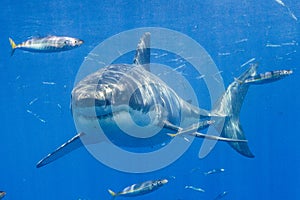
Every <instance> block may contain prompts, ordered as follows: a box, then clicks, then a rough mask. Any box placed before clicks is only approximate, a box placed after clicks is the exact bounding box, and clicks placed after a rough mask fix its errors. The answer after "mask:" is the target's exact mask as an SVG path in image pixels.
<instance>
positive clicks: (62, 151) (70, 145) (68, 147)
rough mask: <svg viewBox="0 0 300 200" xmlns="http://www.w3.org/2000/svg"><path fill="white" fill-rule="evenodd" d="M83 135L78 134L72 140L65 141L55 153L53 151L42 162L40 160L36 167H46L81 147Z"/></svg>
mask: <svg viewBox="0 0 300 200" xmlns="http://www.w3.org/2000/svg"><path fill="white" fill-rule="evenodd" d="M84 135H85V133H79V134H77V135H75V136H74V137H73V138H72V139H70V140H69V141H67V142H66V143H64V144H63V145H61V146H60V147H58V148H57V149H56V150H55V151H53V152H52V153H50V154H48V155H47V156H46V157H44V158H43V159H42V160H40V161H39V162H38V163H37V165H36V167H37V168H40V167H42V166H44V165H47V164H49V163H51V162H53V161H55V160H57V159H59V158H61V157H63V156H65V155H66V154H68V153H70V152H72V151H74V150H75V149H78V148H79V147H81V146H83V144H82V142H81V139H80V138H81V137H83V136H84Z"/></svg>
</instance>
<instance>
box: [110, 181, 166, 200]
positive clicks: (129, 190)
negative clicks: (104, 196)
mask: <svg viewBox="0 0 300 200" xmlns="http://www.w3.org/2000/svg"><path fill="white" fill-rule="evenodd" d="M166 183H168V180H167V179H161V180H154V181H146V182H143V183H138V184H133V185H131V186H128V187H126V188H124V189H123V190H122V191H120V192H117V193H116V192H114V191H112V190H110V189H109V190H108V192H109V194H110V195H111V196H112V197H114V198H115V197H117V196H124V197H134V196H140V195H143V194H147V193H150V192H153V191H154V190H157V189H158V188H160V187H161V186H163V185H165V184H166Z"/></svg>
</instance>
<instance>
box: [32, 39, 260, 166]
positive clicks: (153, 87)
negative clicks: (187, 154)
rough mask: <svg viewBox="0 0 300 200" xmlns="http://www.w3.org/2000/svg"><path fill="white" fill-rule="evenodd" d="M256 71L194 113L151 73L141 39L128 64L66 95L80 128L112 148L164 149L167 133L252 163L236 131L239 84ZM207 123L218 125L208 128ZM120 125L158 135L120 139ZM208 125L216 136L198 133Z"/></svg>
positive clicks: (77, 143)
mask: <svg viewBox="0 0 300 200" xmlns="http://www.w3.org/2000/svg"><path fill="white" fill-rule="evenodd" d="M256 70H257V65H252V66H250V68H249V69H248V70H246V71H245V72H244V73H243V74H242V75H241V76H240V77H238V78H236V79H235V80H234V81H233V82H232V83H231V84H230V85H229V86H228V88H227V90H226V91H225V93H224V94H223V95H222V96H221V97H220V99H219V101H218V102H216V104H215V106H214V107H213V109H212V110H211V111H207V110H204V109H200V108H198V107H195V106H194V105H192V104H191V103H189V102H187V101H185V100H183V99H182V98H181V97H180V96H179V95H178V94H176V92H175V91H174V90H173V89H172V88H170V87H169V86H168V85H167V84H166V83H164V82H163V81H162V80H161V79H160V78H159V77H157V76H156V75H154V74H152V73H151V71H150V33H145V34H144V36H143V37H142V38H141V40H140V42H139V43H138V47H137V50H136V55H135V58H134V62H133V64H113V65H109V66H107V67H104V68H102V69H100V70H98V71H96V72H94V73H92V74H90V75H88V76H87V77H85V78H84V79H83V80H81V81H80V82H79V83H78V84H77V85H76V87H75V88H74V89H73V91H72V113H73V117H74V118H76V120H77V121H80V123H81V124H83V126H86V127H91V126H93V125H92V124H95V123H98V124H99V125H100V126H101V128H102V129H103V131H104V132H105V135H106V137H107V138H108V139H109V140H110V141H112V142H113V143H114V144H116V145H118V146H124V147H133V148H137V147H149V146H155V145H160V144H165V143H168V142H169V141H170V140H172V137H170V134H168V133H177V132H181V133H184V132H186V133H192V134H194V136H196V137H201V138H207V139H212V140H220V141H226V142H228V143H229V144H230V146H231V147H233V148H234V149H235V150H236V151H237V152H239V153H240V154H242V155H244V156H246V157H254V155H253V154H252V153H251V151H250V149H249V147H248V144H247V140H246V137H245V134H244V131H243V129H242V127H241V125H240V121H239V113H240V110H241V107H242V104H243V100H244V98H245V96H246V94H247V91H248V88H249V86H250V85H251V84H250V83H247V84H246V83H245V82H246V80H249V79H251V77H253V76H255V75H256ZM211 117H217V118H219V119H220V120H217V121H215V122H214V123H212V121H211V120H210V118H211ZM132 121H134V123H132ZM118 123H119V124H118ZM120 123H121V125H122V126H125V127H126V128H127V130H132V129H134V128H135V127H134V126H133V124H138V125H139V126H147V127H149V130H156V128H159V130H160V131H159V133H158V134H153V135H151V132H150V133H144V132H138V133H136V134H135V135H130V134H124V133H123V131H122V130H120V128H119V125H120ZM195 124H197V125H196V126H195ZM208 125H214V126H216V127H217V128H216V130H218V131H219V133H220V136H212V135H206V134H203V133H200V132H199V131H201V130H202V129H204V128H207V126H208ZM191 127H192V128H191ZM173 135H176V134H173ZM87 137H91V136H90V135H89V134H87V133H84V132H81V133H79V134H77V135H76V136H75V137H73V138H72V139H70V140H69V141H67V142H66V143H64V144H63V145H62V146H60V147H59V148H57V149H56V150H55V151H54V152H52V153H50V154H48V155H47V156H46V157H45V158H43V159H42V160H41V161H39V162H38V164H37V167H42V166H44V165H46V164H48V163H50V162H53V161H55V160H57V159H58V158H60V157H62V156H64V155H66V154H68V153H69V152H71V151H73V150H75V149H77V148H79V147H81V146H83V143H82V141H81V139H83V138H87ZM91 138H93V137H91ZM90 141H91V142H90V143H91V144H92V143H97V142H101V139H99V138H98V139H95V138H93V139H91V140H90Z"/></svg>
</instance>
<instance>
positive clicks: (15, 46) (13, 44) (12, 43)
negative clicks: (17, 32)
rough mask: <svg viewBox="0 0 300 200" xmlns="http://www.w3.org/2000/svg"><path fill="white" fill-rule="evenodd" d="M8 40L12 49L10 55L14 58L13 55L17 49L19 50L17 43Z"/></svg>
mask: <svg viewBox="0 0 300 200" xmlns="http://www.w3.org/2000/svg"><path fill="white" fill-rule="evenodd" d="M8 40H9V43H10V46H11V49H12V51H11V54H10V55H11V56H12V55H13V54H14V52H15V50H16V48H17V45H16V43H15V42H14V41H13V39H11V38H8Z"/></svg>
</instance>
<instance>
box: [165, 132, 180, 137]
mask: <svg viewBox="0 0 300 200" xmlns="http://www.w3.org/2000/svg"><path fill="white" fill-rule="evenodd" d="M179 134H180V133H167V135H168V136H170V137H176V136H177V135H179Z"/></svg>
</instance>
